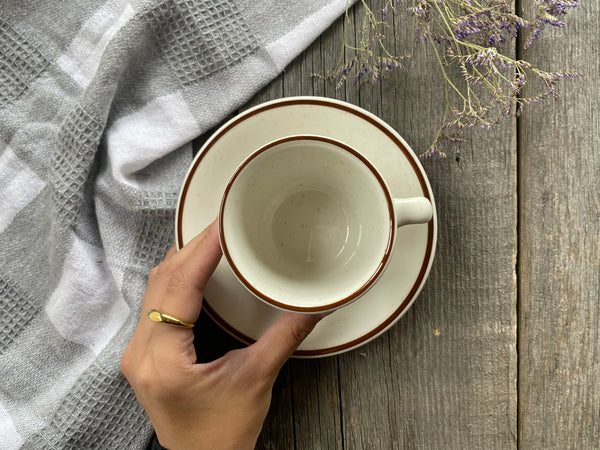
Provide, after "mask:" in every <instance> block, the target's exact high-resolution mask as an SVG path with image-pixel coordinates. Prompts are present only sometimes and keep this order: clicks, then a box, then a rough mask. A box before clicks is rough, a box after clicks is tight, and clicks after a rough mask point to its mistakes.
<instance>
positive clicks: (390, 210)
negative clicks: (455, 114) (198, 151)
mask: <svg viewBox="0 0 600 450" xmlns="http://www.w3.org/2000/svg"><path fill="white" fill-rule="evenodd" d="M294 141H319V142H326V143H328V144H332V145H335V146H336V147H338V148H341V149H343V150H345V151H347V152H348V153H350V154H352V155H353V156H354V157H356V158H357V159H359V160H360V161H361V162H362V163H363V164H364V165H365V166H366V167H367V168H368V169H369V170H370V171H371V173H372V174H373V175H374V176H375V178H376V179H377V181H378V182H379V185H380V186H381V188H382V189H383V192H384V195H385V198H386V201H387V205H388V213H389V215H390V221H389V230H390V232H389V234H388V241H387V244H386V247H385V251H384V253H383V256H382V258H381V261H380V262H379V265H378V266H377V268H376V269H375V271H374V272H373V273H372V274H371V276H370V277H369V278H368V279H367V281H365V283H364V284H363V285H362V286H360V287H359V288H358V289H357V290H356V291H354V292H353V293H351V294H350V295H348V296H347V297H345V298H343V299H341V300H338V301H335V302H333V303H328V304H326V305H323V306H294V305H288V304H287V303H282V302H280V301H278V300H275V299H274V298H271V297H269V296H268V295H266V294H264V293H262V292H261V291H259V290H258V289H256V287H254V286H253V285H252V283H251V282H250V281H248V279H247V278H246V277H244V275H243V274H242V273H241V272H240V270H239V268H238V267H237V266H236V265H235V262H234V261H233V258H232V257H231V254H230V253H229V248H228V247H227V241H226V239H225V234H224V232H223V208H224V207H225V203H226V201H227V196H228V194H229V191H230V190H231V186H232V185H233V182H234V181H235V179H236V178H237V176H238V175H239V174H240V173H241V172H242V170H244V168H245V167H246V166H247V165H248V164H250V163H251V162H252V161H253V160H254V159H255V158H256V157H257V156H259V155H262V154H263V153H264V152H266V151H267V150H269V149H271V148H273V147H275V146H276V145H279V144H284V143H286V142H294ZM394 216H395V214H394V202H393V200H392V197H391V195H390V192H389V190H388V187H387V185H386V184H385V181H384V179H383V177H382V176H381V174H380V173H379V171H378V170H377V169H376V168H375V167H374V166H373V164H371V162H370V161H369V160H368V159H367V158H365V157H364V156H363V155H361V154H360V153H359V152H357V151H356V150H355V149H353V148H352V147H350V146H349V145H346V144H344V143H343V142H340V141H337V140H335V139H331V138H328V137H324V136H316V135H309V134H304V135H296V136H288V137H284V138H280V139H276V140H274V141H272V142H269V143H268V144H266V145H264V146H262V147H261V148H260V149H259V150H257V151H256V152H254V153H253V154H252V155H250V156H249V157H248V158H246V159H245V160H244V162H243V163H242V164H241V165H240V166H239V167H238V168H237V169H236V171H235V172H234V173H233V175H232V176H231V178H230V179H229V182H228V183H227V186H226V187H225V192H224V193H223V198H222V201H221V206H220V208H219V236H220V237H221V244H222V248H223V254H224V255H225V258H227V261H228V262H229V266H230V267H231V270H233V273H234V274H235V276H236V277H237V278H238V280H240V281H241V282H242V284H243V285H244V286H246V288H247V289H249V290H250V291H251V292H252V293H253V294H254V295H256V296H257V297H258V298H260V299H262V300H264V301H265V302H267V303H269V304H271V305H273V306H276V307H278V308H282V309H286V310H290V311H295V312H302V313H318V312H325V311H329V310H332V309H334V308H339V307H341V306H344V305H345V304H347V303H350V302H352V301H353V300H355V299H356V298H358V297H360V296H361V295H362V294H364V293H365V292H366V291H367V290H368V289H369V288H370V287H371V286H372V285H373V283H375V281H377V280H378V279H379V277H380V276H381V274H382V273H383V271H384V269H385V267H386V266H387V263H388V260H389V259H390V255H391V252H392V246H393V243H394V237H395V236H396V226H395V223H396V221H395V219H394Z"/></svg>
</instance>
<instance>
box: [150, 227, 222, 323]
mask: <svg viewBox="0 0 600 450" xmlns="http://www.w3.org/2000/svg"><path fill="white" fill-rule="evenodd" d="M220 259H221V247H220V245H219V237H218V231H217V226H216V225H215V223H214V222H213V223H212V224H210V225H209V226H208V227H207V228H206V229H205V230H204V231H203V232H202V233H200V234H199V235H198V236H196V237H195V238H194V239H192V240H191V241H190V242H189V243H188V244H187V245H185V246H184V247H183V248H182V249H181V250H180V251H179V252H176V253H171V250H169V253H168V254H167V257H165V261H164V262H163V263H162V264H161V265H160V266H159V267H158V270H156V271H153V273H152V276H151V280H150V282H149V286H148V289H147V291H146V294H147V296H148V297H149V299H148V301H147V302H145V303H146V304H145V309H144V310H143V311H142V314H144V315H145V314H147V313H148V310H150V309H158V310H159V311H161V312H163V313H165V314H170V315H172V316H175V317H177V318H179V319H181V320H183V321H185V322H195V321H196V320H197V319H198V316H199V315H200V310H201V308H202V291H203V289H204V286H205V285H206V282H207V281H208V279H209V278H210V276H211V275H212V273H213V272H214V270H215V268H216V267H217V265H218V264H219V261H220ZM149 290H152V291H151V292H148V291H149ZM161 327H165V326H164V325H161Z"/></svg>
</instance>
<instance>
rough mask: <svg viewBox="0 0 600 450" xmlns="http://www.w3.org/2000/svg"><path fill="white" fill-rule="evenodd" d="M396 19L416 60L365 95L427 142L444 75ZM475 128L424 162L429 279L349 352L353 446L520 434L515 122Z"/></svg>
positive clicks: (346, 387) (349, 443)
mask: <svg viewBox="0 0 600 450" xmlns="http://www.w3.org/2000/svg"><path fill="white" fill-rule="evenodd" d="M370 4H371V5H372V9H373V11H378V10H379V9H381V7H382V5H383V2H370ZM357 15H359V16H360V12H357ZM395 20H396V26H395V41H394V42H392V43H391V44H392V45H394V44H395V51H396V54H403V53H407V54H411V55H412V58H411V59H410V60H409V61H408V64H409V70H408V71H407V72H406V73H401V74H399V75H397V76H396V77H394V78H393V79H392V80H390V81H388V82H386V83H384V84H383V85H382V86H381V91H379V92H378V91H377V88H373V87H367V88H366V89H361V90H360V94H359V101H360V105H361V106H363V107H365V108H366V109H369V110H371V111H372V112H374V113H376V114H378V115H379V116H380V117H381V118H383V119H384V120H386V121H387V122H388V123H390V124H391V125H392V126H393V127H394V128H395V129H396V130H398V131H399V133H400V134H401V135H403V136H404V137H405V138H406V139H407V140H408V142H409V143H410V144H411V146H412V147H413V149H414V150H415V151H416V152H418V153H420V152H423V151H425V150H426V148H427V146H428V145H429V143H430V142H431V140H432V139H433V137H434V136H435V132H436V130H437V128H436V127H437V126H438V125H439V121H440V120H441V117H442V111H443V103H442V101H443V95H444V94H443V88H442V80H441V78H439V70H438V69H437V67H436V65H435V64H436V62H435V56H434V54H433V52H432V51H431V47H428V46H424V45H422V44H418V45H417V44H415V43H414V24H413V23H412V19H411V18H410V17H409V16H408V15H407V14H406V13H401V14H400V15H398V16H397V17H396V18H395ZM359 22H360V19H359V20H358V21H357V24H358V23H359ZM471 136H472V138H473V141H472V143H471V144H468V145H463V146H461V147H460V152H461V156H460V159H459V162H457V161H455V160H454V154H453V152H454V151H455V150H458V147H451V148H450V149H449V153H450V156H451V157H452V158H451V159H448V160H443V161H440V160H429V161H425V162H424V166H425V169H426V171H427V173H428V176H429V178H430V181H431V183H432V186H433V189H434V194H435V195H436V199H437V207H438V215H439V216H438V217H439V226H440V229H439V236H438V237H439V241H438V251H437V255H436V262H435V265H434V268H433V270H432V273H431V276H430V279H429V282H428V284H427V287H426V289H425V290H424V292H423V293H422V294H421V297H420V298H419V299H418V300H417V302H416V303H415V305H414V306H413V307H412V309H411V310H410V311H409V312H408V314H407V315H406V316H405V317H403V318H402V319H401V320H400V322H399V323H398V324H397V325H396V326H395V327H394V328H392V330H390V331H389V332H388V333H387V335H385V336H383V337H381V338H379V339H378V340H376V341H375V342H373V343H372V344H370V345H367V346H365V347H363V348H362V349H360V350H357V351H355V352H352V353H349V354H347V355H342V356H341V357H340V367H341V371H340V377H341V381H340V382H341V389H342V406H343V411H342V413H343V414H342V415H343V418H344V433H345V434H344V442H345V443H346V447H347V448H353V449H354V448H424V449H430V448H457V449H458V448H514V447H515V446H516V408H517V406H516V336H515V326H516V314H515V312H516V285H515V258H516V158H515V147H516V141H515V136H516V128H515V124H514V122H512V121H510V120H509V121H507V122H505V123H504V124H502V126H501V127H500V128H498V129H496V130H494V131H493V132H490V133H483V132H481V133H477V132H475V133H474V134H472V135H471Z"/></svg>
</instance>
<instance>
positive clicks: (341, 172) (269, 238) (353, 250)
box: [219, 135, 432, 313]
mask: <svg viewBox="0 0 600 450" xmlns="http://www.w3.org/2000/svg"><path fill="white" fill-rule="evenodd" d="M431 217H432V207H431V203H430V202H429V200H427V199H426V198H424V197H416V198H404V199H397V198H393V197H392V195H391V194H390V191H389V189H388V187H387V185H386V183H385V181H384V179H383V177H382V176H381V175H380V174H379V172H378V171H377V170H376V169H375V167H373V165H372V164H371V163H370V162H369V161H368V160H367V159H366V158H365V157H364V156H363V155H361V154H360V153H359V152H358V151H356V150H354V149H353V148H351V147H349V146H348V145H346V144H344V143H342V142H339V141H336V140H334V139H330V138H327V137H322V136H312V135H296V136H288V137H285V138H281V139H277V140H276V141H273V142H270V143H269V144H267V145H265V146H263V147H261V148H260V149H258V150H257V151H255V152H254V153H252V154H251V155H250V156H249V157H248V158H246V160H244V162H242V164H240V166H239V167H238V168H237V170H236V171H235V173H234V174H233V176H232V177H231V179H230V180H229V183H228V185H227V187H226V189H225V193H224V194H223V199H222V202H221V208H220V211H219V236H220V239H221V247H222V248H223V253H224V255H225V257H226V258H227V261H228V262H229V265H230V267H231V268H232V270H233V272H234V273H235V275H236V277H237V278H238V279H239V280H240V281H241V283H242V284H243V285H244V286H245V287H246V288H247V289H249V290H250V292H252V293H253V294H254V295H255V296H256V297H258V298H259V299H261V300H263V301H265V302H267V303H268V304H270V305H272V306H275V307H277V308H280V309H284V310H290V311H296V312H305V313H314V312H326V311H330V310H333V309H336V308H339V307H341V306H344V305H346V304H348V303H350V302H352V301H354V300H356V299H357V298H359V297H360V296H361V295H363V294H364V293H365V292H367V290H368V289H369V288H371V287H372V286H373V285H374V283H375V282H376V281H377V279H378V278H379V277H380V276H381V274H382V273H383V271H384V270H385V268H386V265H387V263H388V261H389V258H390V255H391V253H392V251H393V247H394V242H395V237H396V227H399V226H402V225H407V224H417V223H426V222H428V221H429V220H430V219H431Z"/></svg>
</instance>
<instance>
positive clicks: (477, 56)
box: [325, 0, 581, 157]
mask: <svg viewBox="0 0 600 450" xmlns="http://www.w3.org/2000/svg"><path fill="white" fill-rule="evenodd" d="M408 1H409V0H388V1H387V2H386V4H385V6H384V8H383V9H382V11H381V12H380V14H381V19H378V18H377V17H376V15H375V13H373V11H372V10H371V9H370V8H369V6H368V4H367V3H366V0H361V5H362V7H363V8H364V11H365V15H364V22H363V27H362V29H361V30H360V31H359V39H358V44H357V45H356V46H350V45H348V43H347V40H346V32H345V31H344V48H346V49H351V50H353V51H354V52H355V56H354V57H353V58H352V59H351V60H350V61H349V62H348V63H345V64H344V63H342V62H343V54H342V56H341V59H340V62H339V63H338V65H337V66H336V68H335V69H334V70H333V71H332V72H331V73H330V74H329V75H328V76H326V77H325V78H330V79H335V80H337V87H341V86H342V85H343V84H344V82H345V81H346V80H348V79H353V80H354V84H362V83H366V82H371V83H376V82H378V81H380V80H381V79H382V78H383V75H385V74H386V73H388V72H391V71H393V70H395V69H401V68H403V64H402V62H403V59H402V58H398V57H396V56H393V55H391V54H390V53H389V52H388V50H387V49H386V48H385V45H384V37H385V36H384V30H385V28H386V27H388V26H389V25H388V24H387V23H386V21H387V20H388V18H389V15H390V12H391V13H392V14H397V13H398V10H399V9H400V8H399V6H398V5H399V4H400V3H408ZM576 6H577V0H535V12H536V16H535V18H534V19H533V20H526V19H524V18H521V17H519V16H518V15H516V14H514V13H513V5H512V0H410V5H409V6H407V10H408V11H409V12H410V13H411V14H412V15H413V16H414V17H415V19H416V32H417V39H418V40H419V41H420V42H427V43H430V44H431V45H432V46H433V50H434V53H435V55H436V58H437V60H438V62H439V66H440V69H441V73H442V78H443V82H444V85H445V97H446V108H445V111H444V118H443V121H442V125H441V126H440V128H439V130H438V133H437V136H436V138H435V139H434V141H433V143H432V144H431V146H430V147H429V149H428V150H427V151H426V152H424V153H423V154H422V155H421V156H422V157H431V156H445V154H444V152H443V151H442V147H443V145H442V144H443V142H445V141H447V142H463V141H464V139H463V138H462V132H463V131H464V130H465V129H469V128H472V127H482V128H485V129H489V128H492V127H494V126H496V125H497V124H498V123H499V122H500V121H501V120H502V119H503V118H504V117H506V116H509V115H517V116H518V115H520V114H521V113H522V111H523V109H524V107H526V106H528V105H532V104H535V103H539V102H541V101H543V100H545V99H547V98H553V99H555V100H557V99H558V94H557V91H556V86H557V83H558V81H560V80H562V79H566V78H575V77H577V76H580V75H581V74H578V73H573V72H565V73H558V72H548V71H544V70H542V69H539V68H536V67H534V66H532V65H531V64H530V63H529V62H527V61H523V60H515V59H513V58H511V57H509V56H507V55H505V54H503V53H502V51H501V48H502V45H503V44H504V43H505V42H507V41H509V40H514V39H516V38H517V36H518V33H519V31H520V30H524V29H529V30H531V31H530V34H529V37H528V39H527V41H526V47H528V46H530V45H531V44H532V43H533V41H534V40H535V39H537V38H538V36H539V34H540V32H541V30H542V29H543V27H544V26H545V25H551V26H555V27H564V26H565V24H564V22H563V21H562V20H561V18H562V16H564V15H565V14H566V12H567V9H569V8H574V7H576ZM346 20H347V21H348V8H347V9H346ZM438 46H442V47H443V49H444V51H443V52H442V53H440V52H439V51H438ZM376 53H378V54H383V55H384V56H378V55H376ZM453 67H456V68H457V69H458V71H459V73H460V74H461V75H462V81H461V82H458V81H453V80H454V77H451V76H449V71H450V70H454V69H453ZM382 69H383V70H382ZM532 83H533V84H537V85H539V86H541V88H542V89H543V90H542V92H541V93H538V94H534V95H531V96H529V97H523V96H522V95H523V92H524V88H525V87H526V86H528V85H530V84H532Z"/></svg>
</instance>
